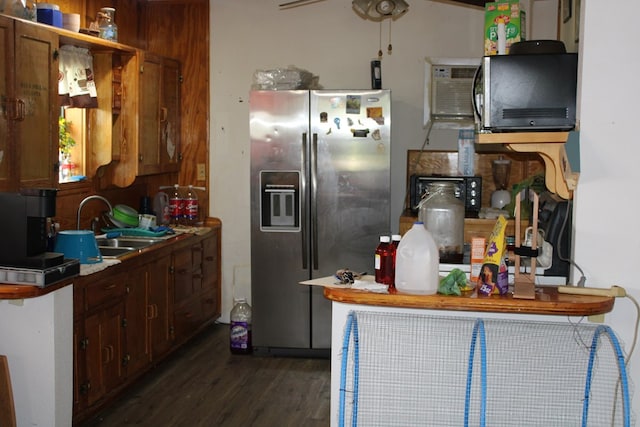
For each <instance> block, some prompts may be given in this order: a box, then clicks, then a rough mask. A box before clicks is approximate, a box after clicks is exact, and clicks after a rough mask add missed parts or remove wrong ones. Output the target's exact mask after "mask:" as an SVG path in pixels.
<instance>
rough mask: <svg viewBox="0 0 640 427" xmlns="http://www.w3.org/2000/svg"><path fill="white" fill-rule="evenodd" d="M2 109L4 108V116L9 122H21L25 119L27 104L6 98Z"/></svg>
mask: <svg viewBox="0 0 640 427" xmlns="http://www.w3.org/2000/svg"><path fill="white" fill-rule="evenodd" d="M0 107H2V115H3V116H4V117H5V118H6V119H7V120H14V121H17V122H21V121H23V120H24V118H25V103H24V101H23V100H22V99H18V98H11V99H9V98H4V99H3V100H2V104H1V105H0Z"/></svg>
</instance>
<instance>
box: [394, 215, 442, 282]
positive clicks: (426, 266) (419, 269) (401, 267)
mask: <svg viewBox="0 0 640 427" xmlns="http://www.w3.org/2000/svg"><path fill="white" fill-rule="evenodd" d="M439 263H440V258H439V255H438V247H437V246H436V243H435V241H434V240H433V237H431V233H430V232H429V231H428V230H427V229H426V228H425V227H424V224H423V223H422V222H420V221H418V222H415V223H414V224H413V227H411V229H410V230H409V231H407V232H406V233H405V235H404V236H403V237H402V240H400V245H398V251H397V253H396V289H397V290H398V291H400V292H406V293H409V294H434V293H436V292H437V291H438V283H439V280H438V265H439Z"/></svg>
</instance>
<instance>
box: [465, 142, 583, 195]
mask: <svg viewBox="0 0 640 427" xmlns="http://www.w3.org/2000/svg"><path fill="white" fill-rule="evenodd" d="M568 139H569V132H521V133H520V132H519V133H479V134H476V143H478V144H503V145H505V146H506V147H507V148H508V149H509V150H512V151H516V152H519V153H538V154H540V156H541V157H542V159H543V160H544V164H545V184H546V185H547V188H548V189H549V191H551V192H553V193H555V194H557V195H558V196H560V197H562V198H563V199H571V198H573V190H575V189H576V186H577V185H578V177H579V175H580V174H579V173H578V172H574V171H572V170H571V164H570V162H569V158H568V157H567V152H566V149H565V143H566V142H567V140H568Z"/></svg>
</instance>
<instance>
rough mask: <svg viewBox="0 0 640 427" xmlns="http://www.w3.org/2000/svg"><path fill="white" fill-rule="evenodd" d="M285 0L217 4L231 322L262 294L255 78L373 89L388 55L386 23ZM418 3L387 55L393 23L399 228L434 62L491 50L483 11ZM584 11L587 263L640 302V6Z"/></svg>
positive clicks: (219, 165)
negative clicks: (637, 191)
mask: <svg viewBox="0 0 640 427" xmlns="http://www.w3.org/2000/svg"><path fill="white" fill-rule="evenodd" d="M278 3H282V1H277V0H273V1H265V0H211V6H212V7H211V49H212V51H211V100H212V101H211V102H212V104H211V143H210V147H211V165H212V168H211V172H212V173H211V185H210V188H211V206H210V211H211V212H212V214H213V215H214V216H217V217H219V218H221V219H222V223H223V233H222V235H223V242H222V245H223V246H222V263H223V315H224V317H223V319H225V318H226V319H228V312H229V310H230V308H231V299H232V297H233V295H245V296H248V295H250V273H249V269H250V242H249V234H250V229H249V223H250V220H249V176H248V173H249V129H248V105H247V100H248V93H249V90H250V86H251V80H252V75H253V72H254V71H255V70H256V69H268V68H274V67H286V66H288V65H295V66H297V67H301V68H305V69H307V70H309V71H311V72H313V73H314V74H316V75H319V76H320V83H321V84H322V85H323V86H324V87H326V88H336V89H337V88H350V89H358V88H368V87H369V84H370V83H369V61H370V60H371V59H372V58H373V57H374V56H375V55H376V54H377V51H378V48H379V35H380V33H379V32H380V26H379V25H378V24H375V23H372V22H367V21H363V20H361V19H360V18H358V17H357V16H356V15H355V13H354V12H352V10H351V2H350V1H349V0H326V1H322V2H318V3H315V4H312V5H308V6H304V7H298V8H295V9H292V10H288V11H279V10H278V6H277V5H278ZM409 3H410V10H409V12H408V14H407V15H405V16H404V17H402V18H401V19H399V20H398V21H396V22H394V23H393V24H392V27H391V34H392V44H393V54H392V55H387V53H386V45H387V44H388V24H385V25H383V28H382V32H383V33H382V45H383V51H384V56H383V59H382V81H383V87H385V88H389V89H391V90H392V94H393V95H392V96H393V131H392V141H393V150H392V186H393V191H392V209H393V210H392V218H391V224H390V227H391V228H392V230H397V227H398V217H399V215H400V212H401V209H402V199H403V197H404V191H405V185H404V180H405V163H406V150H407V149H417V148H420V146H421V145H422V142H423V139H424V136H425V132H424V129H423V128H422V104H423V99H422V97H423V91H422V82H423V79H424V76H423V72H424V58H425V57H428V56H434V57H447V56H450V57H479V56H481V55H482V28H483V18H484V13H483V12H482V11H480V10H477V9H472V8H468V7H464V6H455V5H450V4H444V3H437V2H433V1H429V0H410V1H409ZM551 4H553V5H555V4H556V3H551ZM580 10H581V12H582V14H583V19H584V20H583V22H582V25H581V26H580V27H581V31H582V32H583V33H582V34H581V35H580V44H579V48H580V61H581V63H582V72H581V76H580V85H581V97H580V101H579V103H580V105H579V111H580V120H581V143H580V146H581V147H580V150H581V176H580V181H579V186H578V191H577V192H576V197H575V198H576V200H575V202H576V203H575V210H576V214H575V244H576V249H575V259H576V261H577V263H578V264H579V265H580V266H581V267H582V269H583V270H584V271H585V273H586V276H587V285H588V286H602V287H608V286H610V285H611V284H614V283H616V284H619V285H621V286H623V287H625V288H626V289H627V291H628V292H629V293H631V294H633V295H634V296H635V297H636V298H638V299H640V282H639V281H638V280H637V273H636V271H635V269H634V265H635V263H636V262H638V261H637V257H638V254H640V250H639V249H640V248H639V245H640V243H638V242H640V239H639V238H638V236H637V232H635V231H634V230H635V229H636V224H635V221H634V220H635V219H636V218H635V217H636V214H637V212H638V211H639V207H640V206H639V205H640V202H639V201H638V200H639V199H638V198H636V197H635V196H633V195H632V193H631V192H630V191H628V190H627V188H629V187H628V186H629V185H633V184H635V183H636V182H639V181H640V168H639V167H638V166H637V165H636V163H637V157H638V154H640V148H638V147H640V144H639V143H638V141H637V138H635V136H636V132H634V130H635V129H634V124H635V120H636V117H635V116H634V115H635V113H636V112H637V110H638V108H637V103H638V100H639V99H640V84H639V83H638V78H637V76H636V74H637V68H636V67H640V58H639V57H638V55H637V47H636V46H635V42H636V41H637V40H640V27H638V26H637V25H636V22H635V21H636V20H637V16H640V2H636V1H635V0H619V1H618V2H617V3H616V6H615V13H613V12H612V9H611V5H610V3H608V2H597V1H594V0H582V7H581V8H580ZM530 18H532V17H531V16H530ZM454 23H455V24H454ZM539 25H540V23H539V22H538V23H536V24H534V29H535V28H540V27H539ZM542 27H545V26H542ZM547 31H548V30H544V31H542V33H544V34H545V35H546V33H547ZM431 143H432V148H440V147H449V148H454V147H455V143H456V142H455V133H453V134H451V133H449V134H447V133H446V132H442V133H438V132H434V133H433V134H432V138H431ZM625 190H626V191H625ZM635 319H636V312H635V309H634V307H633V305H632V304H631V303H630V302H629V301H628V300H620V299H619V300H617V301H616V305H615V308H614V311H613V312H612V313H611V314H610V315H607V318H606V320H607V322H608V323H610V324H611V325H612V327H613V328H614V329H615V330H616V331H617V333H619V335H620V338H621V339H622V340H623V341H624V343H625V344H626V345H627V347H628V346H629V345H630V343H631V340H632V332H633V323H634V322H635ZM639 369H640V356H638V353H637V352H636V353H635V355H634V358H633V360H632V363H631V372H632V376H635V377H636V378H638V375H637V372H638V370H639ZM634 373H636V374H635V375H633V374H634ZM634 407H635V408H640V392H636V393H635V398H634Z"/></svg>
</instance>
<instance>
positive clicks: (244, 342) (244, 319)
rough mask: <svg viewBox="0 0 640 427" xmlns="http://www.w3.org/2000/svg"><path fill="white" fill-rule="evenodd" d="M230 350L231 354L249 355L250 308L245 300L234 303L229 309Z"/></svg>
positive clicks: (250, 349)
mask: <svg viewBox="0 0 640 427" xmlns="http://www.w3.org/2000/svg"><path fill="white" fill-rule="evenodd" d="M230 317H231V327H230V334H229V338H230V349H231V353H233V354H250V353H251V352H252V351H253V347H252V345H251V306H250V305H249V304H248V303H247V300H246V299H245V298H238V299H236V300H235V301H234V306H233V308H232V309H231V315H230Z"/></svg>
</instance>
